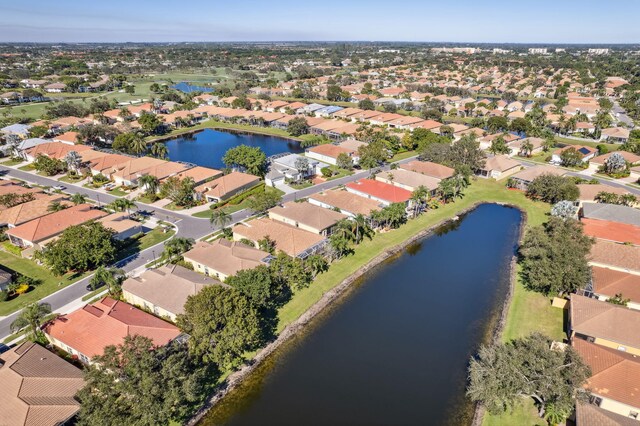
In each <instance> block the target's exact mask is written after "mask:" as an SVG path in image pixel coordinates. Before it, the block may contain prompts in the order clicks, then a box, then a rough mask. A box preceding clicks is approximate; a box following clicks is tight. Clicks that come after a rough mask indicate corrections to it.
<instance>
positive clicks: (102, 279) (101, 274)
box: [89, 266, 125, 296]
mask: <svg viewBox="0 0 640 426" xmlns="http://www.w3.org/2000/svg"><path fill="white" fill-rule="evenodd" d="M124 278H125V272H124V271H123V270H122V269H117V268H105V267H104V266H100V267H98V269H96V272H95V273H94V274H93V277H91V280H90V281H89V285H91V288H92V289H94V290H95V289H97V288H98V287H100V286H102V285H106V286H107V290H108V291H109V294H110V295H111V296H118V295H119V294H120V284H122V281H123V280H124Z"/></svg>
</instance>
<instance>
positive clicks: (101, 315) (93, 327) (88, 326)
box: [43, 297, 180, 358]
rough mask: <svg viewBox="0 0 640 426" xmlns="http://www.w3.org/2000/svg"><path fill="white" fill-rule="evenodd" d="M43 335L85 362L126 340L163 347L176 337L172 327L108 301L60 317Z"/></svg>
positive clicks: (144, 313)
mask: <svg viewBox="0 0 640 426" xmlns="http://www.w3.org/2000/svg"><path fill="white" fill-rule="evenodd" d="M43 331H44V332H45V333H46V334H48V335H49V336H51V337H53V338H55V339H57V340H58V341H60V342H62V343H63V344H65V345H67V346H69V347H71V348H73V349H75V350H77V351H78V352H80V353H82V354H83V355H85V356H87V357H89V358H93V357H94V356H96V355H102V354H103V352H104V348H105V347H107V346H109V345H118V344H120V343H122V340H123V339H124V338H125V337H126V336H133V335H141V336H145V337H148V338H150V339H151V340H153V343H154V344H155V345H156V346H164V345H166V344H167V343H169V342H170V341H171V340H173V339H175V338H176V337H178V335H179V334H180V330H178V328H177V327H176V326H174V325H173V324H170V323H168V322H166V321H163V320H161V319H159V318H156V317H154V316H153V315H151V314H148V313H146V312H144V311H141V310H140V309H137V308H135V307H133V306H131V305H129V304H128V303H124V302H120V301H115V300H113V299H111V298H110V297H105V298H104V299H102V300H100V301H98V302H96V303H94V304H93V305H86V306H85V307H84V308H80V309H78V310H76V311H74V312H71V313H70V314H67V315H61V316H60V317H58V318H57V319H55V320H52V321H50V322H49V323H47V324H46V325H45V326H44V328H43Z"/></svg>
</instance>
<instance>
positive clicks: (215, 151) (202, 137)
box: [166, 129, 304, 169]
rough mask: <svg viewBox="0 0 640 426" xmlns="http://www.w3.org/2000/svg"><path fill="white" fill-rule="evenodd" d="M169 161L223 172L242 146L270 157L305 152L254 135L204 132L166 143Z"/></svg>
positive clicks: (294, 145) (290, 143)
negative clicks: (229, 152) (232, 153)
mask: <svg viewBox="0 0 640 426" xmlns="http://www.w3.org/2000/svg"><path fill="white" fill-rule="evenodd" d="M166 145H167V149H168V150H169V158H170V159H171V160H173V161H185V162H188V163H193V164H197V165H199V166H205V167H212V168H214V169H221V168H223V167H224V163H223V162H222V157H223V156H224V153H225V152H227V150H229V148H233V147H236V146H238V145H248V146H257V147H260V149H262V151H264V153H265V154H267V157H269V156H271V155H274V154H280V153H283V152H295V153H300V152H303V151H304V149H303V148H301V147H300V143H299V142H296V141H292V140H289V139H284V138H279V137H277V136H267V135H258V134H252V133H239V132H227V131H221V130H213V129H205V130H203V131H201V132H198V133H194V134H190V135H183V136H180V137H177V138H175V139H170V140H168V141H166Z"/></svg>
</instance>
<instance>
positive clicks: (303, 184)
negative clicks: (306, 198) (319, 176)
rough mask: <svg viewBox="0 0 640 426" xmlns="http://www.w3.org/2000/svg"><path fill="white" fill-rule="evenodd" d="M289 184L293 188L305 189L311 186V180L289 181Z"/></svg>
mask: <svg viewBox="0 0 640 426" xmlns="http://www.w3.org/2000/svg"><path fill="white" fill-rule="evenodd" d="M289 186H290V187H292V188H293V189H305V188H310V187H312V186H313V182H310V181H308V180H305V181H303V182H299V183H290V184H289Z"/></svg>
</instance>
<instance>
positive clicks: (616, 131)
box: [600, 127, 630, 143]
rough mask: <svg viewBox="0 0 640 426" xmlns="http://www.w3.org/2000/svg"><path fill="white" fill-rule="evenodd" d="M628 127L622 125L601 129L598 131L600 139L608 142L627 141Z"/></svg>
mask: <svg viewBox="0 0 640 426" xmlns="http://www.w3.org/2000/svg"><path fill="white" fill-rule="evenodd" d="M629 134H630V132H629V129H625V128H624V127H610V128H608V129H602V131H601V132H600V140H601V141H607V142H609V143H627V142H628V141H629Z"/></svg>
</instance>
